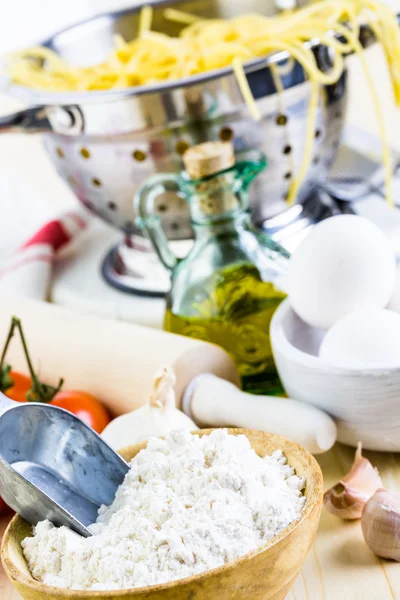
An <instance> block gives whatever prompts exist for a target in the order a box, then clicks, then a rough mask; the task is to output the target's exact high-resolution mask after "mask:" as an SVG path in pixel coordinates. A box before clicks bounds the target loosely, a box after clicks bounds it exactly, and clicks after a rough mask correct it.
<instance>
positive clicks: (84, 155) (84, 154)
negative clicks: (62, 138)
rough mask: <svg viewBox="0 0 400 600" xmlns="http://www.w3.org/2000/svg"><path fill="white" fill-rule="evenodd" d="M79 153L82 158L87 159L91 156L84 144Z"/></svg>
mask: <svg viewBox="0 0 400 600" xmlns="http://www.w3.org/2000/svg"><path fill="white" fill-rule="evenodd" d="M80 154H81V156H82V158H85V159H89V158H90V156H91V154H90V150H88V148H86V147H85V146H83V147H82V148H81V149H80Z"/></svg>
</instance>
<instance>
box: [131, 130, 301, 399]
mask: <svg viewBox="0 0 400 600" xmlns="http://www.w3.org/2000/svg"><path fill="white" fill-rule="evenodd" d="M184 162H185V166H186V170H187V172H182V173H180V174H179V175H174V174H165V175H156V176H154V177H153V178H152V179H150V180H148V181H147V182H146V183H145V184H144V186H142V188H141V190H140V191H139V194H138V198H137V199H138V207H137V208H138V212H139V214H140V216H141V221H142V223H143V227H144V229H146V231H147V234H148V237H149V238H150V239H151V241H152V242H153V245H154V247H155V249H156V251H157V253H158V255H159V257H160V259H161V260H162V262H163V263H164V265H165V266H166V267H167V268H169V269H170V270H171V291H170V293H169V295H168V298H167V312H166V316H165V323H164V326H165V329H166V330H167V331H170V332H173V333H178V334H181V335H185V336H189V337H194V338H198V339H202V340H206V341H209V342H212V343H215V344H218V345H219V346H221V347H222V348H224V349H225V350H226V351H227V352H228V353H229V354H230V355H231V356H232V357H233V359H234V360H235V361H236V364H237V366H238V370H239V372H240V376H241V379H242V386H243V388H244V389H245V390H246V391H249V392H253V393H260V394H262V393H263V394H267V393H269V394H274V393H276V394H278V393H282V387H281V384H280V381H279V377H278V374H277V371H276V368H275V365H274V360H273V356H272V350H271V344H270V339H269V326H270V322H271V318H272V315H273V313H274V311H275V309H276V308H277V306H278V305H279V303H280V302H281V301H282V300H283V298H284V297H285V294H284V292H282V291H280V290H279V287H278V286H277V282H278V281H279V278H280V276H281V275H282V272H283V271H284V270H285V268H286V266H287V260H288V257H289V255H288V253H287V252H286V250H284V249H283V248H282V247H281V246H279V244H276V243H275V242H274V241H273V240H272V239H271V238H269V237H268V236H266V235H265V234H263V233H261V232H259V231H257V230H256V229H255V228H254V226H253V224H252V222H251V217H250V212H249V209H248V194H247V190H248V187H249V185H250V183H251V181H252V180H253V179H254V177H255V176H256V175H257V174H258V173H259V172H260V171H261V170H262V169H263V168H264V167H265V165H266V159H265V157H264V156H263V155H261V154H259V153H253V155H252V156H250V157H246V159H245V160H242V161H240V162H237V163H236V164H235V162H234V154H233V148H232V146H231V145H230V144H227V143H221V142H214V143H206V144H201V145H200V146H195V147H193V148H191V149H189V150H188V151H187V152H186V153H185V155H184ZM172 190H175V191H178V192H179V193H181V194H183V195H184V196H185V197H186V199H187V201H188V202H189V205H190V214H191V221H192V225H193V230H194V234H195V242H194V245H193V247H192V249H191V251H190V252H189V254H188V256H187V257H186V258H184V259H183V260H179V259H177V258H176V257H175V256H174V254H173V253H172V252H171V250H170V248H169V246H168V242H167V239H166V237H165V234H164V233H163V231H162V229H161V225H160V221H159V219H157V218H156V217H155V216H154V214H152V212H151V206H152V203H153V202H154V196H155V195H156V194H157V193H159V192H162V191H172Z"/></svg>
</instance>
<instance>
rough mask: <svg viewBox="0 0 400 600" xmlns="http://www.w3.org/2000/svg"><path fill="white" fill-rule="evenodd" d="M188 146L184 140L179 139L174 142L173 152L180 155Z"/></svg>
mask: <svg viewBox="0 0 400 600" xmlns="http://www.w3.org/2000/svg"><path fill="white" fill-rule="evenodd" d="M188 148H190V145H189V144H188V142H186V141H185V140H179V141H178V142H176V144H175V152H176V153H177V154H180V155H182V154H185V152H186V150H188Z"/></svg>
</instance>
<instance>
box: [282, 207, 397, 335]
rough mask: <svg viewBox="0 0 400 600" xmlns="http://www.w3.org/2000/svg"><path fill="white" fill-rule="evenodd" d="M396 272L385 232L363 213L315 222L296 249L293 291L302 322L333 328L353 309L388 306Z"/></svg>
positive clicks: (290, 290)
mask: <svg viewBox="0 0 400 600" xmlns="http://www.w3.org/2000/svg"><path fill="white" fill-rule="evenodd" d="M395 272H396V262H395V257H394V254H393V252H392V250H391V247H390V244H389V241H388V240H387V238H386V236H385V235H384V233H383V232H382V231H381V230H380V229H379V228H378V227H377V226H376V225H374V224H373V223H372V222H371V221H369V220H368V219H365V218H364V217H359V216H356V215H340V216H337V217H331V218H330V219H326V220H325V221H322V222H321V223H319V224H318V225H316V226H315V227H314V229H313V230H312V231H311V232H310V234H309V235H308V236H307V237H306V238H305V240H304V241H303V242H302V243H301V244H300V246H299V247H298V248H297V249H296V250H295V251H294V253H293V255H292V258H291V260H290V263H289V270H288V277H287V287H288V294H289V298H290V302H291V305H292V307H293V309H294V310H295V311H296V313H297V314H298V315H299V316H300V317H301V318H302V319H303V321H305V322H306V323H308V324H310V325H313V326H314V327H319V328H322V329H329V327H331V326H332V325H333V324H334V323H336V322H337V321H338V320H339V319H341V318H342V317H344V316H345V315H347V314H348V313H351V312H353V311H356V310H359V309H361V308H364V307H375V308H384V307H385V306H386V305H387V304H388V302H389V299H390V297H391V295H392V291H393V287H394V281H395Z"/></svg>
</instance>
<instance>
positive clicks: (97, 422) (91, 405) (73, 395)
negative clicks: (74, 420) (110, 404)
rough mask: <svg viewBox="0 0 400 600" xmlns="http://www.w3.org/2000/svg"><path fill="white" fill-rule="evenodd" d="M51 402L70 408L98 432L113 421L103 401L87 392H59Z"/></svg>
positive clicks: (66, 408)
mask: <svg viewBox="0 0 400 600" xmlns="http://www.w3.org/2000/svg"><path fill="white" fill-rule="evenodd" d="M50 404H52V405H53V406H59V407H60V408H64V409H65V410H69V412H72V413H73V414H74V415H76V416H77V417H79V418H80V419H82V421H83V422H84V423H86V424H87V425H89V426H90V427H92V429H94V430H95V431H97V433H101V432H102V431H103V429H104V428H105V426H106V425H108V424H109V422H110V421H111V418H110V416H109V414H108V412H107V410H106V409H105V408H104V406H103V405H102V404H101V402H99V401H98V400H97V398H95V397H94V396H92V395H91V394H87V393H86V392H76V391H65V392H58V394H57V395H56V397H55V398H54V400H52V401H51V402H50Z"/></svg>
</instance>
